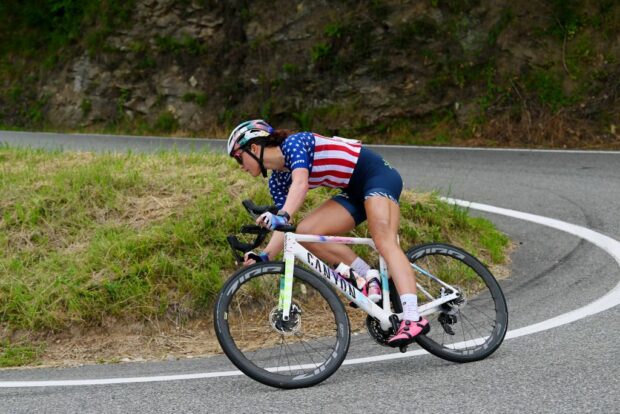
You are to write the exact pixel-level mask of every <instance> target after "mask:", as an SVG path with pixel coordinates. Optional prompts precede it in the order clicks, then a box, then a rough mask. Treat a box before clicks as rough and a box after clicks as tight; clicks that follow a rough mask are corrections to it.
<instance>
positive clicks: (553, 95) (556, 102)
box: [526, 69, 575, 112]
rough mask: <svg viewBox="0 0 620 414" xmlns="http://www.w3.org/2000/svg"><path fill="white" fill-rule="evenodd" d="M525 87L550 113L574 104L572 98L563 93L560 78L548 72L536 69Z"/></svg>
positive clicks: (528, 78)
mask: <svg viewBox="0 0 620 414" xmlns="http://www.w3.org/2000/svg"><path fill="white" fill-rule="evenodd" d="M526 87H527V88H528V90H529V91H530V92H533V93H534V94H535V95H536V97H537V98H538V100H539V101H540V102H541V103H542V104H544V105H546V106H548V107H549V108H550V109H551V110H552V111H554V112H555V111H557V110H558V109H560V108H562V107H565V106H567V105H570V104H572V103H574V100H575V99H574V98H572V97H571V96H569V95H567V94H565V93H564V89H563V88H562V81H561V78H560V77H559V76H558V75H556V74H555V73H553V72H551V71H549V70H543V69H536V70H534V71H532V72H531V73H530V74H529V76H528V77H527V79H526Z"/></svg>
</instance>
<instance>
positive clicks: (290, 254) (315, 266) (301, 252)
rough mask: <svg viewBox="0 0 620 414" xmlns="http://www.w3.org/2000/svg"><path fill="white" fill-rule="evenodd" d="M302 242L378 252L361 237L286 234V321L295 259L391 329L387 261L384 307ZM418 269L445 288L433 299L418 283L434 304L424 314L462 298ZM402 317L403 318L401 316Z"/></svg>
mask: <svg viewBox="0 0 620 414" xmlns="http://www.w3.org/2000/svg"><path fill="white" fill-rule="evenodd" d="M300 242H302V243H304V242H305V243H336V244H361V245H367V246H370V247H371V248H373V249H374V250H375V251H376V250H377V248H376V246H375V243H374V242H373V241H372V239H369V238H358V237H338V236H318V235H311V234H296V233H285V235H284V263H285V268H284V276H283V277H281V279H280V296H279V301H278V310H280V311H282V319H283V320H285V321H287V320H288V319H289V313H290V309H291V304H292V301H293V297H292V296H293V270H294V268H295V258H297V259H299V260H300V261H301V262H303V263H305V264H306V265H308V267H309V268H310V270H311V271H312V273H313V274H315V275H316V276H318V277H321V278H324V279H326V280H327V281H328V282H329V283H330V284H332V285H333V286H335V287H336V288H337V289H338V290H339V291H340V292H342V293H343V294H344V295H345V296H346V297H347V299H349V300H350V301H351V302H354V303H355V304H356V305H357V306H358V307H359V308H360V309H361V310H363V311H364V312H366V313H367V314H369V315H370V316H372V317H373V318H376V319H377V320H378V321H379V322H380V324H381V329H383V330H386V331H387V330H388V329H389V328H390V327H391V326H392V323H391V322H390V316H391V315H392V314H393V312H392V311H391V309H390V288H389V283H388V270H387V264H386V263H385V259H384V258H383V257H382V256H381V255H379V272H380V274H381V290H382V291H383V301H382V303H381V305H382V306H379V305H377V304H375V303H374V302H372V301H370V300H369V299H368V298H367V297H366V296H365V295H364V294H363V293H362V292H361V291H360V290H358V289H357V287H355V286H354V285H352V284H351V283H349V281H348V280H346V279H344V278H342V277H340V276H339V275H338V273H337V272H336V271H335V270H333V269H331V268H330V267H329V266H328V265H326V264H325V263H324V262H323V261H321V260H320V259H319V258H317V257H316V256H315V255H314V254H312V253H311V252H309V251H308V250H307V249H306V248H304V247H303V246H302V245H301V244H300ZM411 266H412V267H413V268H414V270H416V271H417V272H418V274H420V275H424V276H427V277H429V278H431V279H433V280H434V281H435V282H437V283H439V284H440V285H441V286H442V287H443V289H441V295H440V297H438V298H435V297H433V296H432V295H431V294H430V293H429V292H428V291H426V290H425V289H424V288H423V287H422V286H421V285H420V284H419V283H417V284H416V285H417V287H418V290H419V291H420V292H422V294H424V295H425V296H426V297H427V298H428V299H429V300H430V302H428V303H425V304H423V305H421V306H419V307H418V311H419V313H420V315H428V314H431V313H434V312H437V311H438V310H439V307H440V306H441V305H442V304H444V303H446V302H449V301H451V300H454V299H456V298H457V297H458V290H457V289H456V288H454V287H452V286H450V285H449V284H447V283H445V282H443V281H442V280H440V279H438V278H437V277H435V276H434V275H432V274H430V273H429V272H427V271H426V270H424V269H422V268H421V267H419V266H417V265H415V264H412V265H411ZM399 316H400V315H399Z"/></svg>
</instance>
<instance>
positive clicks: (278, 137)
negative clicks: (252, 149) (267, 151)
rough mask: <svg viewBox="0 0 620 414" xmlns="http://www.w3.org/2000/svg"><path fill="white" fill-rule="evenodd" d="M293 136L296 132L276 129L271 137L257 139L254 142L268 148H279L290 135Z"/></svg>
mask: <svg viewBox="0 0 620 414" xmlns="http://www.w3.org/2000/svg"><path fill="white" fill-rule="evenodd" d="M293 134H294V132H293V131H291V130H288V129H276V130H275V131H273V132H272V133H271V134H270V135H269V136H267V137H261V138H256V139H255V140H254V141H253V142H254V143H256V144H260V145H264V146H266V147H279V146H280V145H282V143H283V142H284V140H285V139H286V138H287V137H288V136H289V135H293Z"/></svg>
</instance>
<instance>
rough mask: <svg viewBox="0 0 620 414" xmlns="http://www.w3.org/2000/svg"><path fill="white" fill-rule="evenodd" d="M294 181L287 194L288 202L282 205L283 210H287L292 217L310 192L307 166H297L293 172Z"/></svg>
mask: <svg viewBox="0 0 620 414" xmlns="http://www.w3.org/2000/svg"><path fill="white" fill-rule="evenodd" d="M291 176H292V177H293V182H292V183H291V186H290V187H289V189H288V195H287V196H286V202H285V203H284V206H283V207H282V210H284V211H286V212H287V213H288V214H289V216H290V217H291V219H292V218H293V214H295V213H296V212H297V210H299V209H300V208H301V206H302V205H303V204H304V200H305V199H306V194H308V189H309V185H308V176H309V173H308V170H307V169H305V168H296V169H294V170H293V172H292V173H291Z"/></svg>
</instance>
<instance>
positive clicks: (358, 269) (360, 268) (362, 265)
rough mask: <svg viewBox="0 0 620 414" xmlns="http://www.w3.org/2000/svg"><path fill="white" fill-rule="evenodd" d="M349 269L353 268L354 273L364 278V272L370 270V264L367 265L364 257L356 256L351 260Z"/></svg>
mask: <svg viewBox="0 0 620 414" xmlns="http://www.w3.org/2000/svg"><path fill="white" fill-rule="evenodd" d="M351 269H353V270H354V271H355V273H357V274H358V275H360V276H361V277H363V278H364V279H365V278H366V273H368V271H369V270H370V266H368V263H366V262H365V261H364V259H362V258H361V257H357V258H356V259H355V260H353V263H351Z"/></svg>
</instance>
